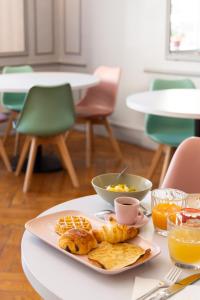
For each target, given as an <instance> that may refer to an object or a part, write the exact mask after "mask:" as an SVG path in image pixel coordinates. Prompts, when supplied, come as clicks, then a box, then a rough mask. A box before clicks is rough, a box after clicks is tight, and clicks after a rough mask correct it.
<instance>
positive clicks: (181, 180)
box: [161, 137, 200, 193]
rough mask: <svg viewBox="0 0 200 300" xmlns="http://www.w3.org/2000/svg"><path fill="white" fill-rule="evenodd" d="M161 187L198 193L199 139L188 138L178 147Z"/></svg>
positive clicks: (199, 186) (199, 173)
mask: <svg viewBox="0 0 200 300" xmlns="http://www.w3.org/2000/svg"><path fill="white" fill-rule="evenodd" d="M161 187H162V188H176V189H180V190H182V191H185V192H187V193H200V138H199V137H191V138H188V139H186V140H185V141H183V142H182V143H181V144H180V145H179V147H178V148H177V150H176V152H175V154H174V156H173V158H172V160H171V163H170V165H169V168H168V170H167V173H166V176H165V178H164V181H163V183H162V186H161Z"/></svg>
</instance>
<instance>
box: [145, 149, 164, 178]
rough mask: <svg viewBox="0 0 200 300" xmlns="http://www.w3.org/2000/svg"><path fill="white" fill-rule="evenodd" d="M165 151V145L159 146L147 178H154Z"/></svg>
mask: <svg viewBox="0 0 200 300" xmlns="http://www.w3.org/2000/svg"><path fill="white" fill-rule="evenodd" d="M163 150H164V145H162V144H161V145H159V146H158V149H157V150H156V152H155V154H154V156H153V159H152V162H151V165H150V168H149V170H148V173H147V178H149V179H151V178H152V177H153V174H154V171H155V169H156V167H157V165H158V163H159V160H160V157H161V155H162V152H163Z"/></svg>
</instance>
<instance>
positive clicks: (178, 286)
mask: <svg viewBox="0 0 200 300" xmlns="http://www.w3.org/2000/svg"><path fill="white" fill-rule="evenodd" d="M199 279H200V273H197V274H194V275H191V276H188V277H186V278H184V279H181V280H179V281H178V282H176V283H175V284H172V285H171V286H170V287H169V288H167V289H165V290H164V291H163V292H161V293H160V294H159V295H157V296H156V295H155V296H153V297H152V298H150V299H149V300H151V299H152V300H153V299H156V300H165V299H168V298H169V297H171V296H173V295H174V294H176V293H178V292H180V291H182V290H183V289H184V288H185V287H186V286H188V285H190V284H192V283H194V282H196V281H197V280H199Z"/></svg>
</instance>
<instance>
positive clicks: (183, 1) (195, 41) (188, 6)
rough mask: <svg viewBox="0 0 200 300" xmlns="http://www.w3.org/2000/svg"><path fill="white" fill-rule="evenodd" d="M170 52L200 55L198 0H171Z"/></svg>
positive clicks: (199, 5)
mask: <svg viewBox="0 0 200 300" xmlns="http://www.w3.org/2000/svg"><path fill="white" fill-rule="evenodd" d="M170 52H171V53H178V52H179V53H180V52H182V53H186V52H189V53H191V52H194V53H195V54H196V55H200V0H171V12H170Z"/></svg>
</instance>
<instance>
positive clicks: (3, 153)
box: [0, 113, 12, 172]
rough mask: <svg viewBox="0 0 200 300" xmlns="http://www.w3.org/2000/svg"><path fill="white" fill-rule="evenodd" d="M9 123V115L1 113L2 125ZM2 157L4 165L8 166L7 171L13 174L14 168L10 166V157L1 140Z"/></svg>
mask: <svg viewBox="0 0 200 300" xmlns="http://www.w3.org/2000/svg"><path fill="white" fill-rule="evenodd" d="M7 121H8V116H7V114H4V113H0V124H3V123H5V122H7ZM0 155H1V157H2V160H3V162H4V165H5V166H6V169H7V170H8V171H9V172H12V167H11V164H10V161H9V158H8V155H7V153H6V150H5V148H4V145H3V141H2V140H1V139H0Z"/></svg>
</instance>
